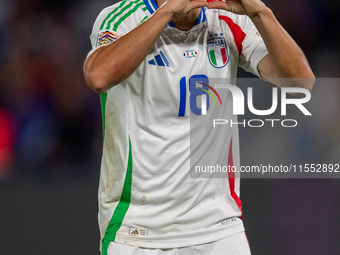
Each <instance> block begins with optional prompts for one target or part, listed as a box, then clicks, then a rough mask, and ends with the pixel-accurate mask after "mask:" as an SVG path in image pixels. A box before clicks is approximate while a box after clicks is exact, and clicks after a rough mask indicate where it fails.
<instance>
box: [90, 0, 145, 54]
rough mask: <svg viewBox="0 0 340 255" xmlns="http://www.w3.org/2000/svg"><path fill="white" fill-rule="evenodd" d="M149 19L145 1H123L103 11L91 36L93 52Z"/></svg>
mask: <svg viewBox="0 0 340 255" xmlns="http://www.w3.org/2000/svg"><path fill="white" fill-rule="evenodd" d="M147 18H148V13H147V8H146V7H145V4H144V2H143V1H138V0H137V1H122V2H118V3H116V4H114V5H112V6H109V7H107V8H105V9H104V10H102V11H101V12H100V14H99V15H98V17H97V19H96V21H95V23H94V25H93V28H92V33H91V35H90V40H91V45H92V50H91V51H90V52H89V54H88V56H89V55H90V54H91V53H92V52H94V51H95V50H96V49H97V48H99V47H101V46H104V45H108V44H110V43H113V42H115V41H116V40H118V39H119V38H121V37H122V36H123V35H125V34H127V33H128V32H130V31H131V30H133V29H134V28H135V27H137V26H138V25H139V24H140V23H141V22H142V21H144V20H146V19H147Z"/></svg>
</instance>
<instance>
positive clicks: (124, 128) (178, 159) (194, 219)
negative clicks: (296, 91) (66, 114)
mask: <svg viewBox="0 0 340 255" xmlns="http://www.w3.org/2000/svg"><path fill="white" fill-rule="evenodd" d="M157 8H158V7H157V4H156V3H155V1H154V0H144V1H143V0H136V1H130V0H127V1H122V2H119V3H117V4H114V5H112V6H110V7H108V8H106V9H104V10H103V11H102V12H101V13H100V14H99V16H98V18H97V20H96V22H95V24H94V27H93V31H92V35H91V37H90V38H91V42H92V46H93V50H92V52H93V51H94V50H96V49H97V48H98V47H101V46H103V45H105V44H108V43H112V42H113V43H114V41H116V40H119V38H120V37H122V36H124V34H126V33H128V32H129V31H131V30H132V29H134V28H135V27H137V26H138V25H139V24H140V23H142V22H143V21H145V20H146V19H147V18H148V17H150V16H151V15H152V14H153V13H154V12H155V11H156V10H157ZM136 47H138V46H136ZM267 54H268V52H267V50H266V48H265V45H264V43H263V40H262V38H261V36H260V35H259V34H258V32H257V29H256V28H255V26H254V25H253V23H252V22H251V20H250V19H249V18H248V17H247V16H240V15H235V14H232V13H229V12H226V11H222V10H212V9H211V10H210V9H206V8H202V9H201V12H200V16H199V18H198V20H197V24H196V25H195V26H194V27H193V28H192V29H191V30H190V31H180V30H178V29H177V28H175V27H174V25H173V24H172V23H171V22H170V23H169V24H168V25H167V27H166V28H165V29H164V31H163V32H162V33H161V35H160V37H159V38H158V40H157V42H156V43H155V45H154V46H153V48H152V49H151V51H150V52H149V54H148V55H147V57H146V58H145V60H144V61H143V62H142V63H141V64H140V66H139V67H138V68H137V69H136V71H135V72H134V73H132V74H131V75H130V77H128V78H127V79H126V80H125V81H123V82H122V83H120V84H118V85H116V86H114V87H112V88H111V89H109V90H108V91H107V92H106V93H105V94H103V95H101V104H102V113H103V129H104V140H103V156H102V162H101V177H100V185H99V225H100V230H101V237H102V241H103V254H105V252H106V249H107V247H108V245H109V242H117V243H122V244H127V245H135V246H140V247H148V248H175V247H185V246H190V245H197V244H203V243H207V242H212V241H215V240H218V239H221V238H224V237H226V236H228V235H232V234H235V233H237V232H241V231H244V228H243V223H242V220H241V218H242V210H241V201H240V199H239V179H237V178H234V177H235V176H232V175H230V176H229V179H225V178H190V171H193V170H194V169H193V165H194V164H199V165H204V164H206V163H207V162H208V161H209V159H217V160H219V162H225V164H228V165H235V166H239V164H240V160H239V141H238V129H237V126H233V127H224V128H223V131H221V132H222V133H221V135H219V136H216V135H215V136H212V135H210V136H207V137H209V141H208V140H207V139H206V140H204V139H201V140H200V139H198V140H200V141H202V143H204V146H203V147H204V148H205V149H199V148H202V146H201V145H202V144H200V143H199V144H195V141H198V140H196V139H193V137H194V136H193V133H195V132H199V131H200V130H199V129H200V127H199V126H194V125H193V124H192V123H191V121H190V119H191V117H190V116H200V115H202V114H204V112H203V106H202V105H203V104H201V106H202V107H201V106H200V104H199V103H197V102H199V101H200V100H201V99H198V98H201V97H202V95H203V94H205V95H206V97H205V98H206V99H208V101H210V106H209V107H208V105H207V103H206V105H205V111H208V113H209V111H212V110H211V109H213V108H214V107H215V109H217V106H216V105H213V101H212V98H211V96H210V95H208V94H209V93H208V92H209V91H210V94H213V93H212V91H213V90H212V89H213V88H211V87H212V86H210V87H209V84H210V85H211V81H212V80H213V79H219V80H226V81H227V80H228V79H229V80H230V79H235V78H236V75H237V68H238V66H241V67H242V68H244V69H245V70H247V71H249V72H252V73H254V74H256V75H259V74H258V70H257V65H258V63H259V62H260V60H261V59H262V58H263V57H264V56H265V55H267ZM131 61H134V60H133V58H132V59H131ZM200 82H202V83H204V84H206V85H207V86H204V87H202V85H201V88H199V86H200V85H198V84H200ZM217 94H219V96H220V99H221V104H222V103H223V107H221V106H219V111H224V116H225V117H226V119H233V120H234V121H235V122H236V121H237V117H236V116H233V115H232V110H231V109H232V97H231V94H230V93H229V92H228V91H221V90H219V91H218V93H217ZM217 94H216V95H217ZM191 140H192V141H191ZM190 142H192V143H190ZM193 158H195V162H194V164H193V162H190V160H192V159H193ZM196 161H197V162H196ZM198 161H199V162H198Z"/></svg>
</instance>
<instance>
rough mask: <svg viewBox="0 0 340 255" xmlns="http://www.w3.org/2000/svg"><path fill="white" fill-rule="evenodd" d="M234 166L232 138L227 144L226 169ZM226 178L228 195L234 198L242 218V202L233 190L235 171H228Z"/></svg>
mask: <svg viewBox="0 0 340 255" xmlns="http://www.w3.org/2000/svg"><path fill="white" fill-rule="evenodd" d="M233 166H234V162H233V138H231V140H230V146H229V155H228V169H231V168H232V167H233ZM228 180H229V189H230V195H231V197H232V198H233V199H234V200H235V203H236V204H237V207H238V209H239V210H240V211H241V216H240V219H242V216H243V212H242V202H241V199H240V198H239V197H238V195H237V194H236V192H235V173H234V172H232V171H229V172H228Z"/></svg>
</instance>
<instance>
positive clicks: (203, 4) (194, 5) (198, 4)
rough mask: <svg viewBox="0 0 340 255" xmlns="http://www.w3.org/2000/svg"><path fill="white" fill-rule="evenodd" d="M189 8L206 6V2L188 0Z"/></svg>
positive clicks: (202, 0)
mask: <svg viewBox="0 0 340 255" xmlns="http://www.w3.org/2000/svg"><path fill="white" fill-rule="evenodd" d="M189 6H190V9H191V10H192V9H196V8H201V7H207V6H208V3H207V2H206V1H204V0H194V1H190V2H189Z"/></svg>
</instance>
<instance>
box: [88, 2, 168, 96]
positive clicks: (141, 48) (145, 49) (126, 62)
mask: <svg viewBox="0 0 340 255" xmlns="http://www.w3.org/2000/svg"><path fill="white" fill-rule="evenodd" d="M171 18H172V13H171V11H169V10H168V9H166V8H159V9H158V10H157V11H156V12H155V14H154V15H153V16H152V17H150V18H149V19H148V20H146V21H145V22H144V23H142V24H141V25H139V26H138V27H136V28H135V29H133V30H132V31H131V32H129V33H127V34H126V35H124V36H122V37H121V38H120V39H119V40H117V41H115V42H114V43H111V44H109V45H107V46H103V47H100V48H98V49H97V50H96V51H95V52H93V53H92V54H91V55H90V56H89V57H88V59H86V61H85V64H84V74H85V79H86V81H87V83H88V85H89V86H90V87H91V88H92V89H93V90H94V91H96V92H97V93H100V94H102V93H105V92H106V91H107V90H108V89H109V88H111V87H113V86H115V85H117V84H119V83H120V82H122V81H123V80H125V79H126V78H127V77H129V76H130V75H131V74H132V73H133V72H134V71H135V70H136V69H137V67H138V66H139V65H140V64H141V62H142V61H143V60H144V59H145V57H146V56H147V54H148V53H149V52H150V50H151V48H152V46H153V45H154V44H155V42H156V40H157V38H158V37H159V35H160V33H161V32H162V31H163V29H164V27H165V26H166V25H167V23H168V22H169V21H170V20H171Z"/></svg>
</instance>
